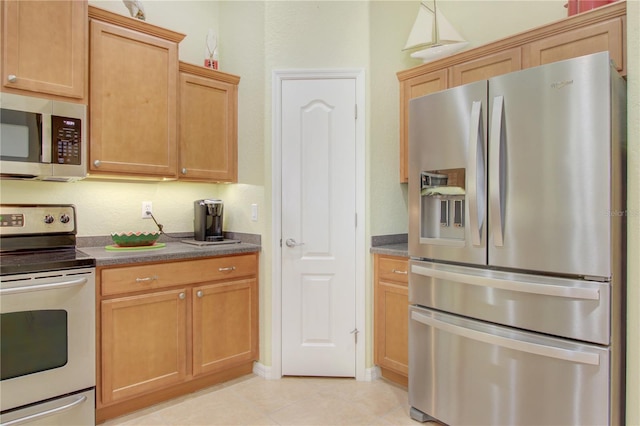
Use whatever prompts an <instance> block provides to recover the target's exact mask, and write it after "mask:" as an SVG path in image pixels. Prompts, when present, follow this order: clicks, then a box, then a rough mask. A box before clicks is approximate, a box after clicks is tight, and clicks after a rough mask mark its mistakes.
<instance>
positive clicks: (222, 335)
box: [96, 253, 258, 421]
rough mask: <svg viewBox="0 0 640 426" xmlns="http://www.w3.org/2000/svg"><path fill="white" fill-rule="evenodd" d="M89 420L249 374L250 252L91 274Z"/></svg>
mask: <svg viewBox="0 0 640 426" xmlns="http://www.w3.org/2000/svg"><path fill="white" fill-rule="evenodd" d="M98 299H99V300H98V312H99V313H98V332H97V336H98V338H97V347H98V351H97V352H98V366H99V368H98V380H97V389H98V391H97V392H96V394H97V418H98V421H104V420H106V419H109V418H113V417H116V416H120V415H122V414H124V413H127V412H129V411H133V410H137V409H140V408H143V407H146V406H149V405H151V404H155V403H158V402H160V401H162V400H165V399H169V398H173V397H176V396H179V395H182V394H185V393H188V392H193V391H195V390H197V389H200V388H203V387H206V386H210V385H212V384H215V383H218V382H221V381H225V380H229V379H231V378H234V377H238V376H240V375H244V374H248V373H250V372H251V371H252V368H253V361H255V360H257V359H258V254H257V253H249V254H240V255H229V256H221V257H213V258H205V259H197V260H184V261H174V262H165V263H158V264H143V265H135V266H118V267H105V268H102V269H100V270H99V273H98Z"/></svg>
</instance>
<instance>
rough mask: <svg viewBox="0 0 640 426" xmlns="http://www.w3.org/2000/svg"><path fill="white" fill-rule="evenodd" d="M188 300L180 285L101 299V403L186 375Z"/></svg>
mask: <svg viewBox="0 0 640 426" xmlns="http://www.w3.org/2000/svg"><path fill="white" fill-rule="evenodd" d="M187 303H188V299H187V293H186V290H184V289H178V290H171V291H163V292H156V293H149V294H144V295H140V296H131V297H122V298H118V299H112V300H104V301H102V302H101V322H102V323H101V330H102V335H101V339H102V341H101V356H102V363H101V377H102V389H101V391H102V403H103V404H109V403H111V402H117V401H120V400H122V399H125V398H128V397H131V396H134V395H138V394H141V393H144V392H148V391H153V390H158V389H162V388H165V387H168V386H170V385H173V384H176V383H180V382H182V381H184V380H185V377H186V371H187V355H186V354H187V321H186V318H187Z"/></svg>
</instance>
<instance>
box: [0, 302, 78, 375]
mask: <svg viewBox="0 0 640 426" xmlns="http://www.w3.org/2000/svg"><path fill="white" fill-rule="evenodd" d="M0 338H1V339H2V341H1V342H0V372H1V374H0V376H1V380H6V379H11V378H14V377H19V376H24V375H27V374H32V373H38V372H40V371H46V370H51V369H53V368H58V367H62V366H63V365H65V364H66V363H67V358H68V344H67V311H64V310H59V309H56V310H38V311H23V312H10V313H6V314H2V317H1V318H0Z"/></svg>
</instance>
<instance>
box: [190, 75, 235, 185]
mask: <svg viewBox="0 0 640 426" xmlns="http://www.w3.org/2000/svg"><path fill="white" fill-rule="evenodd" d="M182 68H183V65H182V64H181V70H182ZM204 71H209V70H206V69H205V70H204ZM210 74H211V75H210V76H202V75H195V74H192V73H188V72H181V73H180V130H179V158H180V160H179V163H180V166H179V173H178V174H179V177H180V179H181V180H195V181H213V182H236V181H237V180H238V173H237V170H238V168H237V162H238V159H237V156H238V154H237V152H238V149H237V145H238V141H237V139H238V136H237V127H238V119H237V110H238V86H237V81H238V80H239V78H237V77H235V78H225V77H232V76H229V75H228V74H223V73H216V72H215V71H211V72H210ZM216 77H221V79H216ZM222 78H224V80H223V79H222ZM225 80H227V81H225ZM234 80H235V83H233V81H234Z"/></svg>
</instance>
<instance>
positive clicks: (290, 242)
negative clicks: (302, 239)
mask: <svg viewBox="0 0 640 426" xmlns="http://www.w3.org/2000/svg"><path fill="white" fill-rule="evenodd" d="M284 243H285V244H286V245H287V247H297V246H303V245H304V243H296V240H294V239H293V238H287V241H285V242H284Z"/></svg>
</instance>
